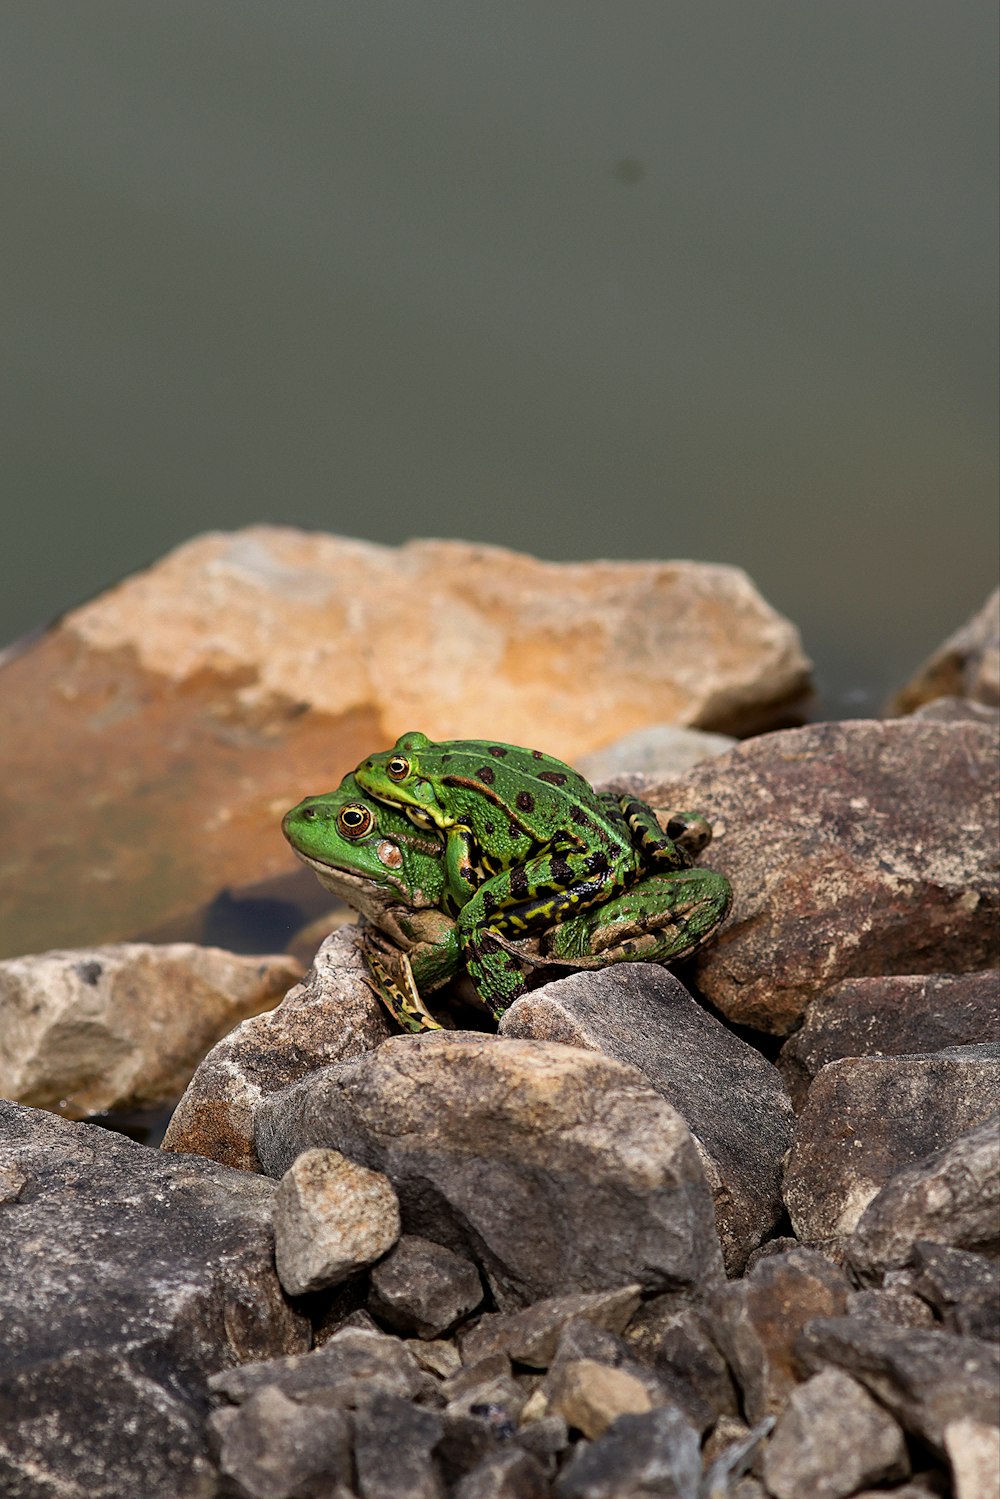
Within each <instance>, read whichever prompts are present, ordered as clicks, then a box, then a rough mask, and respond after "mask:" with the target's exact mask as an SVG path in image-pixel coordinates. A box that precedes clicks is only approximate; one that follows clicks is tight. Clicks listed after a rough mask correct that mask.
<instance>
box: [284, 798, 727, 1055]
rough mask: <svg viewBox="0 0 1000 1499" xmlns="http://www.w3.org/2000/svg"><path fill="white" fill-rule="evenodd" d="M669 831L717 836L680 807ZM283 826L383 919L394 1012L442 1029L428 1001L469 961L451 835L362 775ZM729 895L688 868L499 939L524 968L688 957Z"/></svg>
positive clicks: (315, 864) (376, 928) (382, 987)
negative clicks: (421, 824) (374, 790)
mask: <svg viewBox="0 0 1000 1499" xmlns="http://www.w3.org/2000/svg"><path fill="white" fill-rule="evenodd" d="M629 805H632V806H639V807H643V804H641V803H638V804H634V803H629ZM608 806H609V815H610V811H611V808H612V806H613V807H614V808H615V809H616V810H618V811H619V813H620V815H621V816H623V817H624V813H622V812H621V809H620V808H619V807H618V803H617V800H616V799H614V798H609V799H608ZM647 815H648V817H649V818H652V819H653V821H654V823H655V814H653V812H652V809H651V808H647V807H643V813H642V817H643V821H645V819H646V816H647ZM669 826H670V829H671V831H672V832H673V833H674V834H675V841H676V842H677V844H678V846H679V847H681V848H684V847H685V846H686V847H690V848H691V849H692V850H694V851H697V850H700V848H701V847H703V846H704V843H705V842H706V841H707V837H710V836H711V829H710V828H709V827H708V824H707V823H706V822H705V819H704V818H703V817H701V816H700V814H697V813H694V814H689V813H677V814H675V815H674V817H673V819H672V820H671V823H670V824H669ZM282 830H283V832H284V834H285V836H286V838H287V839H288V841H289V843H290V844H291V845H292V848H293V849H294V850H295V852H296V853H297V854H298V856H299V857H300V858H301V859H302V860H303V861H304V862H305V863H306V864H308V865H309V867H310V868H311V869H312V870H313V872H314V873H315V874H316V876H317V878H318V879H319V880H320V882H321V883H322V884H323V885H324V886H325V887H326V888H327V889H329V890H331V891H333V892H334V893H335V894H336V895H338V896H339V897H340V898H341V899H343V900H345V901H346V902H347V903H348V904H349V905H351V906H353V907H354V908H355V909H356V910H359V911H361V912H362V914H363V915H364V916H365V917H366V918H367V919H368V921H369V922H370V923H371V927H370V928H367V929H366V954H365V956H366V961H367V963H368V967H369V969H370V971H371V973H372V980H373V982H372V988H373V989H374V991H375V993H376V994H377V995H378V997H379V998H380V999H381V1000H382V1002H383V1003H384V1004H385V1005H386V1007H387V1008H388V1010H389V1011H390V1013H391V1014H392V1015H393V1016H394V1018H395V1019H396V1020H397V1021H398V1023H399V1024H400V1025H401V1026H402V1027H403V1028H404V1029H406V1030H411V1031H416V1030H427V1029H440V1026H439V1023H438V1022H437V1021H436V1020H435V1019H434V1017H433V1016H432V1015H431V1014H430V1012H429V1011H428V1010H427V1008H426V1006H425V1004H424V1002H423V997H422V996H423V995H425V994H430V993H433V991H434V990H435V989H437V988H439V987H440V986H441V985H442V984H444V983H446V982H447V981H448V980H449V979H451V978H453V977H454V976H455V975H456V974H458V973H460V972H461V971H462V968H463V966H464V964H463V952H462V946H461V942H460V938H459V932H458V928H457V925H456V922H455V920H454V919H453V918H452V917H450V916H449V915H448V914H447V913H446V911H445V910H444V909H443V907H444V906H445V904H447V895H446V889H445V858H444V855H445V846H444V841H443V839H442V838H441V836H440V835H439V834H438V833H437V832H436V831H433V832H427V831H425V830H421V829H416V828H414V826H413V824H412V822H411V821H410V820H409V818H408V817H407V816H406V815H405V814H404V813H403V812H402V811H401V810H400V809H398V808H395V807H392V806H389V805H386V804H385V803H381V802H377V801H375V800H373V799H372V798H370V797H366V796H365V794H364V793H363V792H362V791H361V789H360V788H359V786H358V784H357V781H356V780H355V778H354V776H352V775H348V776H345V778H344V780H343V781H342V783H341V785H340V786H339V787H338V788H337V790H336V791H332V792H328V793H326V794H325V795H322V796H312V797H307V798H306V799H305V800H304V801H302V802H300V803H299V804H298V806H296V807H293V808H292V809H291V810H290V811H289V812H287V813H286V814H285V817H284V818H283V820H282ZM729 898H730V889H729V884H728V881H726V880H725V879H724V878H723V877H722V876H721V875H718V874H715V873H713V872H712V871H711V870H702V869H692V868H687V867H684V868H678V869H676V870H673V871H671V872H664V873H661V874H653V875H650V876H648V877H647V878H646V879H644V880H640V881H638V882H637V883H635V884H634V885H632V886H631V888H630V889H628V890H627V891H625V892H624V893H623V894H621V895H619V896H617V897H614V898H612V899H611V900H609V901H607V902H605V903H604V904H602V905H599V906H593V907H590V908H588V909H586V910H583V911H581V912H578V913H577V914H576V915H574V916H570V917H568V918H566V919H565V920H563V921H561V922H559V923H556V924H555V925H554V926H552V927H551V928H549V929H548V930H544V931H541V932H539V933H538V934H537V935H536V936H535V937H534V938H533V939H527V940H521V941H519V942H512V941H508V940H507V939H505V938H502V937H500V938H498V939H497V940H498V942H499V943H500V944H501V945H502V948H503V950H504V951H505V953H506V954H507V957H508V961H513V962H516V963H517V965H518V967H519V969H520V970H521V971H523V970H524V969H525V968H528V967H531V966H535V965H538V964H559V965H560V966H565V967H571V968H604V967H607V966H609V965H610V964H612V963H621V962H630V961H631V962H634V961H637V960H639V959H647V960H650V961H654V962H664V961H668V960H671V959H673V960H676V959H678V958H681V957H684V956H686V954H687V953H689V952H691V951H693V950H694V948H695V947H697V946H699V945H700V944H701V943H702V942H704V941H705V940H706V938H707V937H708V936H710V935H711V933H712V932H713V931H714V930H715V929H716V927H717V926H718V925H719V923H720V922H721V921H722V919H723V918H724V916H725V914H726V911H727V910H728V907H729ZM376 933H378V934H379V935H376Z"/></svg>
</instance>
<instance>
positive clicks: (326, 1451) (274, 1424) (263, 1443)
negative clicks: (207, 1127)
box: [209, 1385, 352, 1499]
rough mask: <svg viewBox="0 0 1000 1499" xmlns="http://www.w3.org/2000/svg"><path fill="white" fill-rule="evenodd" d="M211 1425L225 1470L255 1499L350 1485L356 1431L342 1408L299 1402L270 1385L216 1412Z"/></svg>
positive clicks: (282, 1498) (298, 1497)
mask: <svg viewBox="0 0 1000 1499" xmlns="http://www.w3.org/2000/svg"><path fill="white" fill-rule="evenodd" d="M209 1429H210V1431H211V1433H212V1434H213V1435H214V1437H215V1439H216V1441H217V1443H218V1449H219V1456H218V1465H219V1471H220V1472H221V1473H222V1474H224V1476H225V1477H226V1478H229V1479H231V1480H232V1481H233V1482H234V1483H235V1484H236V1485H237V1491H238V1492H239V1493H240V1494H246V1495H249V1496H250V1499H304V1496H308V1495H316V1496H317V1499H320V1496H321V1495H326V1494H328V1493H329V1492H330V1486H331V1484H334V1483H342V1484H344V1485H348V1484H350V1481H351V1476H352V1464H351V1429H350V1426H349V1424H348V1421H347V1418H346V1416H345V1415H344V1414H343V1412H342V1411H338V1410H324V1409H322V1408H317V1407H316V1406H306V1405H299V1404H298V1403H297V1402H296V1401H294V1400H289V1399H288V1398H287V1396H285V1395H283V1394H282V1393H281V1391H280V1390H278V1389H276V1388H275V1387H274V1386H273V1385H265V1386H264V1388H263V1389H261V1390H258V1391H257V1393H256V1394H255V1395H253V1396H251V1398H250V1399H249V1400H248V1401H247V1402H246V1404H245V1405H241V1406H240V1407H239V1408H238V1409H235V1410H234V1409H232V1408H231V1407H230V1408H228V1409H224V1410H221V1411H215V1412H214V1413H213V1415H211V1416H210V1417H209Z"/></svg>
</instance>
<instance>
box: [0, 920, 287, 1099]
mask: <svg viewBox="0 0 1000 1499" xmlns="http://www.w3.org/2000/svg"><path fill="white" fill-rule="evenodd" d="M301 973H302V970H301V968H300V967H299V965H298V963H297V962H296V961H295V959H294V958H288V957H282V956H278V957H271V958H249V957H241V956H239V955H238V954H237V953H231V952H224V951H222V949H220V948H215V947H197V946H195V945H194V944H193V943H190V942H175V943H170V944H167V945H165V946H163V947H156V946H153V945H152V944H150V943H145V942H123V943H120V944H118V945H117V946H111V945H109V946H107V947H90V948H77V949H76V950H74V951H70V952H46V953H36V954H33V955H31V956H30V957H24V958H8V959H7V960H6V961H4V962H0V1096H2V1097H5V1098H13V1099H15V1100H17V1101H18V1102H20V1103H27V1104H33V1105H34V1106H35V1107H38V1108H46V1109H57V1108H58V1109H61V1110H62V1111H63V1112H65V1113H68V1114H70V1115H71V1116H72V1117H74V1118H80V1117H82V1116H84V1115H86V1114H91V1113H98V1112H100V1111H102V1110H105V1109H129V1108H146V1107H149V1106H151V1105H153V1104H159V1103H165V1102H168V1101H169V1100H170V1099H173V1098H176V1097H177V1095H178V1093H180V1092H181V1091H182V1089H183V1088H184V1087H185V1086H186V1085H187V1083H188V1081H189V1079H190V1077H191V1075H192V1073H193V1072H194V1070H195V1068H196V1067H197V1065H198V1063H199V1062H200V1061H201V1058H202V1057H203V1056H204V1054H205V1051H206V1050H207V1049H208V1047H210V1046H211V1045H212V1043H213V1042H214V1041H216V1040H217V1039H218V1038H219V1037H220V1036H222V1035H224V1034H225V1033H226V1032H227V1031H228V1030H229V1029H230V1027H231V1026H233V1025H235V1024H236V1023H237V1021H240V1020H242V1019H244V1018H245V1017H246V1016H250V1015H257V1014H259V1013H260V1012H261V1011H262V1010H267V1009H270V1008H271V1006H272V1005H275V1004H277V1002H278V1000H279V999H280V998H281V996H282V995H283V994H284V993H285V991H286V990H287V989H288V988H290V987H291V985H292V984H294V983H295V982H296V980H297V979H298V978H299V977H300V976H301Z"/></svg>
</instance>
